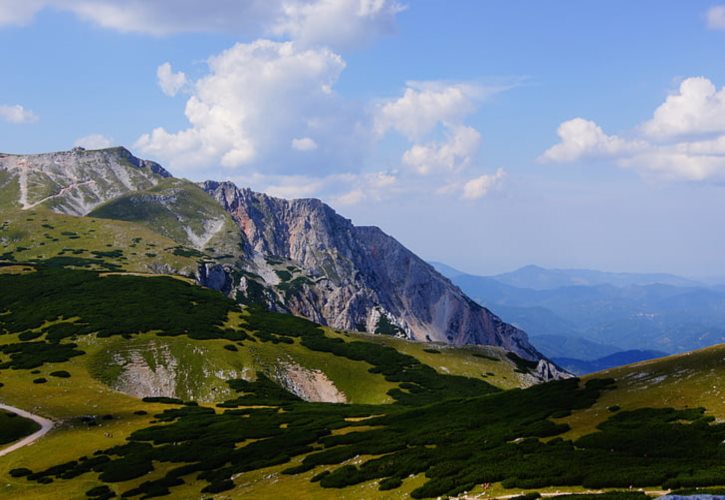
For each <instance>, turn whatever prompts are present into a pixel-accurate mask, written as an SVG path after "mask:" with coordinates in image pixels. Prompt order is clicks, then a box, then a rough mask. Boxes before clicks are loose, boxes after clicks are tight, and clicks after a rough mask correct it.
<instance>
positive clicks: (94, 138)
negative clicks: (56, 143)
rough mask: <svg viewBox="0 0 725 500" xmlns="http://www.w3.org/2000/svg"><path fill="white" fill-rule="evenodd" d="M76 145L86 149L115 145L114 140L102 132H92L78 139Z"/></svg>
mask: <svg viewBox="0 0 725 500" xmlns="http://www.w3.org/2000/svg"><path fill="white" fill-rule="evenodd" d="M74 145H75V146H78V147H81V148H86V149H106V148H110V147H111V146H113V141H112V140H111V139H109V138H108V137H106V136H104V135H102V134H91V135H87V136H85V137H81V138H80V139H78V140H76V142H75V144H74Z"/></svg>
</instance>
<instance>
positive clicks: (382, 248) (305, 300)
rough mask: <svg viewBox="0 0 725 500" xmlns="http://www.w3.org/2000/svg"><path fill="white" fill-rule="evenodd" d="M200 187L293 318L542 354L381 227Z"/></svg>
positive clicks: (219, 187)
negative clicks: (227, 218)
mask: <svg viewBox="0 0 725 500" xmlns="http://www.w3.org/2000/svg"><path fill="white" fill-rule="evenodd" d="M203 187H204V190H205V191H206V192H207V193H209V194H210V195H211V196H212V197H213V198H214V199H216V200H217V201H218V202H219V203H220V205H221V206H222V207H224V209H225V210H226V211H227V212H229V213H230V214H231V215H232V217H233V218H234V220H235V222H236V223H237V224H238V226H239V227H240V229H241V230H242V233H243V235H244V240H245V243H246V245H245V251H246V258H247V261H248V262H252V263H253V265H252V266H250V268H249V269H248V270H249V271H251V272H254V273H256V274H258V275H261V276H263V277H265V280H266V281H267V282H268V283H271V284H274V285H277V286H278V288H280V285H287V287H286V289H285V292H287V293H286V297H285V301H284V304H285V306H286V307H287V308H288V309H289V310H290V311H292V312H293V313H294V314H298V315H301V316H304V317H307V318H311V319H313V320H314V321H317V322H319V323H321V324H327V325H330V326H333V327H334V328H341V329H347V330H355V329H356V330H361V331H371V332H376V333H391V332H396V331H397V332H400V333H401V334H404V335H405V336H406V337H407V338H411V339H415V340H419V341H429V342H430V341H434V342H446V343H451V344H455V345H463V344H488V345H500V346H503V347H505V348H507V349H509V350H511V351H514V352H516V353H518V354H520V355H522V356H523V357H525V358H527V359H536V358H537V357H539V356H540V355H539V354H538V353H537V352H536V351H535V350H533V349H532V348H531V347H530V345H529V344H528V340H527V338H526V336H525V334H524V333H523V332H522V331H520V330H518V329H516V328H513V327H511V326H510V325H507V324H505V323H503V322H502V321H501V320H500V319H499V318H498V317H497V316H495V315H493V314H492V313H491V312H490V311H488V310H487V309H485V308H483V307H481V306H479V305H477V304H476V303H475V302H473V301H472V300H470V299H469V298H468V297H466V296H465V295H464V294H463V293H462V292H461V291H460V289H458V288H457V287H455V286H453V285H452V284H451V282H450V281H448V280H447V279H445V278H444V277H443V276H441V275H440V274H439V273H437V272H436V271H435V269H433V267H431V266H430V265H429V264H427V263H426V262H424V261H423V260H421V259H420V258H418V257H417V256H416V255H414V254H413V253H412V252H410V251H409V250H407V249H406V248H405V247H403V246H402V245H401V244H400V243H398V242H397V241H396V240H395V239H394V238H392V237H390V236H388V235H387V234H385V233H384V232H383V231H381V230H380V229H378V228H377V227H357V226H354V225H353V224H352V223H351V222H350V221H349V220H348V219H345V218H343V217H341V216H340V215H338V214H337V213H335V211H334V210H333V209H332V208H330V207H329V206H327V205H325V204H324V203H322V202H321V201H319V200H314V199H301V200H292V201H289V200H283V199H280V198H273V197H270V196H267V195H265V194H262V193H255V192H253V191H251V190H249V189H239V188H237V187H236V186H234V185H233V184H231V183H229V182H224V183H217V182H206V183H204V185H203ZM297 269H302V270H304V274H303V275H300V276H297V274H298V271H297ZM275 275H276V276H275ZM269 278H271V279H269ZM229 286H231V287H234V286H235V283H233V282H232V283H230V285H229Z"/></svg>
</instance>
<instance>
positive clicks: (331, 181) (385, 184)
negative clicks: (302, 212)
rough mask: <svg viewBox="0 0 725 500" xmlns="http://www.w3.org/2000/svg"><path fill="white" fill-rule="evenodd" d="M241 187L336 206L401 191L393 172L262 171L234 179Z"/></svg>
mask: <svg viewBox="0 0 725 500" xmlns="http://www.w3.org/2000/svg"><path fill="white" fill-rule="evenodd" d="M231 180H232V181H234V182H235V183H236V184H237V185H239V186H251V187H252V188H253V189H256V190H259V191H262V192H265V193H268V194H270V195H272V196H279V197H281V198H288V199H289V198H309V197H316V198H322V199H325V200H327V201H329V202H331V203H333V204H334V205H355V204H357V203H360V202H363V201H378V200H381V199H384V198H386V197H388V196H390V195H392V194H394V193H396V192H397V190H398V177H397V175H396V174H395V173H393V172H363V173H338V174H330V175H325V176H309V175H267V174H262V173H259V172H256V173H252V174H250V175H242V176H235V177H232V178H231Z"/></svg>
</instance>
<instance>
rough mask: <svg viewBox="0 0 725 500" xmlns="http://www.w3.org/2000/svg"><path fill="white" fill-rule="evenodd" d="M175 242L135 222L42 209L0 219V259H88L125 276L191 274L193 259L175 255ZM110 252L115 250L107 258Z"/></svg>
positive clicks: (25, 260)
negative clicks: (157, 272) (127, 273)
mask: <svg viewBox="0 0 725 500" xmlns="http://www.w3.org/2000/svg"><path fill="white" fill-rule="evenodd" d="M177 247H178V244H177V243H176V242H174V241H173V240H170V239H168V238H165V237H163V236H159V235H158V234H156V233H154V232H153V231H151V230H149V229H147V228H145V227H143V226H141V225H139V224H134V223H129V222H123V221H113V220H107V219H96V218H91V217H73V216H70V215H61V214H56V213H53V212H50V211H46V210H43V209H37V210H30V211H19V210H16V211H7V212H3V213H2V214H1V215H0V261H1V260H8V259H14V260H16V261H18V262H28V261H33V260H45V259H49V258H53V257H72V258H75V257H77V258H84V259H93V258H96V256H95V255H94V254H93V252H103V253H104V255H102V256H101V257H100V258H99V259H98V260H102V261H103V262H106V263H110V264H113V265H117V266H120V269H122V270H124V271H130V272H139V273H147V272H153V270H161V269H162V268H164V267H166V268H169V269H173V270H175V271H176V272H177V273H179V274H181V273H184V274H192V273H194V272H195V271H196V267H197V259H196V258H192V257H184V256H182V255H176V254H175V253H174V249H175V248H177ZM109 252H120V257H111V256H109V254H108V253H109Z"/></svg>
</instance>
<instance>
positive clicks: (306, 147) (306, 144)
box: [292, 137, 317, 152]
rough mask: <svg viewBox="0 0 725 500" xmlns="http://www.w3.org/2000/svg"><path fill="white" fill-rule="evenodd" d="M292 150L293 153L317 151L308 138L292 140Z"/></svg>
mask: <svg viewBox="0 0 725 500" xmlns="http://www.w3.org/2000/svg"><path fill="white" fill-rule="evenodd" d="M292 149H294V150H295V151H303V152H304V151H314V150H315V149H317V143H316V142H315V141H314V140H313V139H311V138H309V137H300V138H294V139H292Z"/></svg>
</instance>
